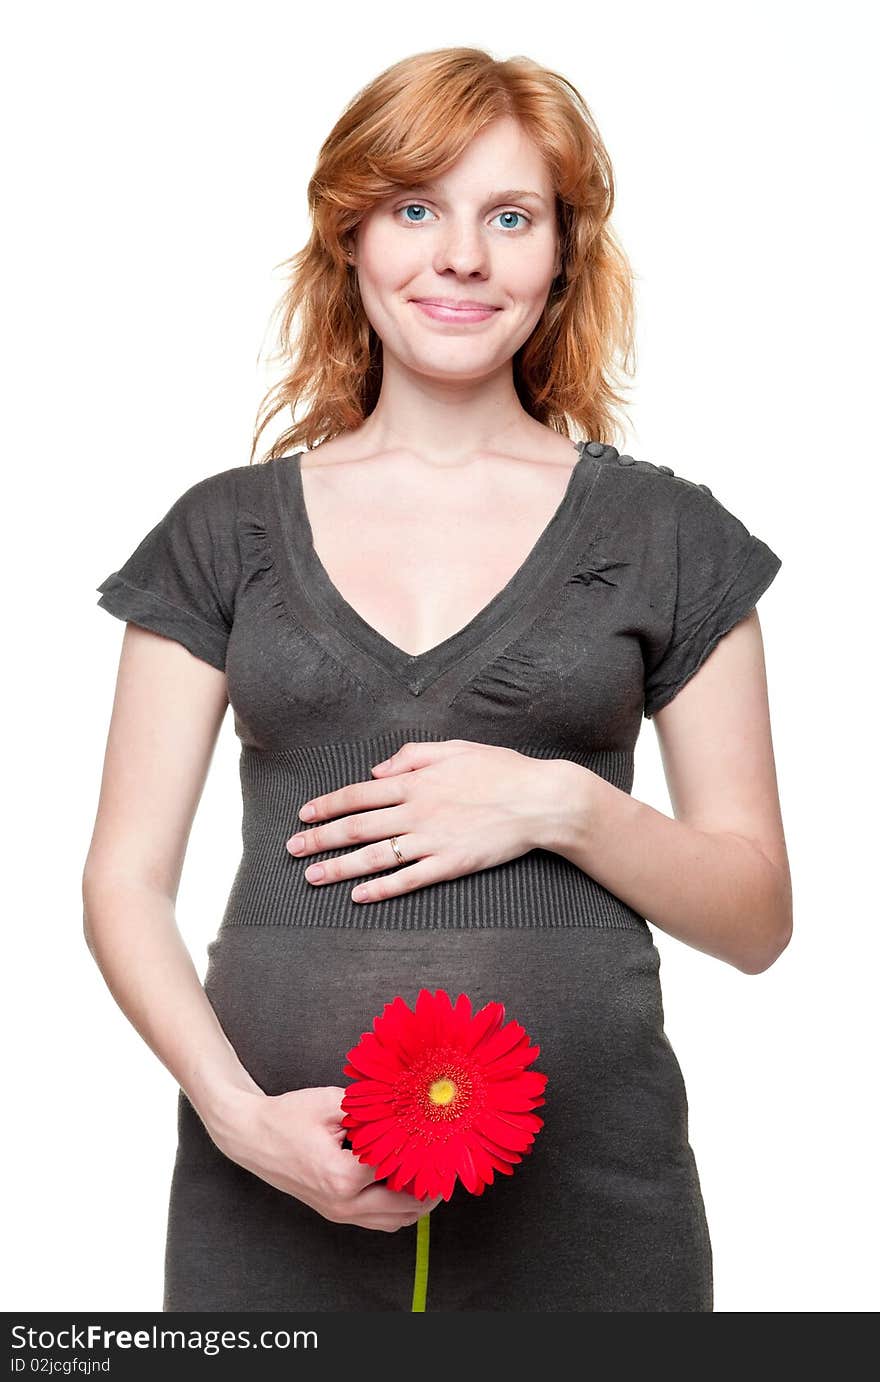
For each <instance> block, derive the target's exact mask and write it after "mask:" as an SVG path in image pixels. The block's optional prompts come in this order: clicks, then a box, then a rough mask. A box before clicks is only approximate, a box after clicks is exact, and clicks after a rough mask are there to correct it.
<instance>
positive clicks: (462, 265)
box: [434, 223, 489, 278]
mask: <svg viewBox="0 0 880 1382" xmlns="http://www.w3.org/2000/svg"><path fill="white" fill-rule="evenodd" d="M434 268H435V270H436V272H437V273H439V274H443V273H445V271H446V270H447V269H452V271H453V272H454V273H455V274H456V275H457V276H458V277H459V278H469V277H471V276H472V275H474V274H477V275H479V276H480V277H486V276H487V275H488V273H489V246H488V245H487V244H486V242H485V240H484V239H483V236H482V233H481V231H480V229H479V227H477V226H466V225H459V226H455V225H453V224H451V223H449V225H448V228H444V233H443V235H441V236H440V237H439V238H438V241H437V242H436V248H435V254H434Z"/></svg>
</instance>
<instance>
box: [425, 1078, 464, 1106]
mask: <svg viewBox="0 0 880 1382" xmlns="http://www.w3.org/2000/svg"><path fill="white" fill-rule="evenodd" d="M457 1093H458V1090H457V1089H456V1087H455V1085H454V1084H453V1082H452V1080H446V1079H443V1080H435V1081H434V1083H433V1084H432V1085H431V1087H430V1089H429V1090H428V1098H429V1099H430V1100H431V1102H432V1104H449V1103H451V1102H452V1100H453V1099H454V1098H455V1096H456V1094H457Z"/></svg>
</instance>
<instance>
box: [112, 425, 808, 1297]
mask: <svg viewBox="0 0 880 1382" xmlns="http://www.w3.org/2000/svg"><path fill="white" fill-rule="evenodd" d="M577 453H578V454H577V457H576V459H575V460H574V462H573V469H572V472H571V476H570V478H569V481H568V485H567V488H566V490H565V493H564V496H563V498H562V500H561V501H560V503H559V505H558V508H557V509H556V511H555V513H554V514H553V517H552V518H551V520H550V521H549V523H548V524H547V525H546V527H545V528H544V529H543V531H542V532H541V533H540V535H539V537H538V538H537V540H536V542H535V545H534V547H533V548H532V549H531V551H530V552H529V554H528V556H527V557H526V559H525V560H524V561H523V563H522V565H521V566H520V567H519V568H518V570H517V571H516V572H515V573H514V574H513V575H512V576H511V578H510V580H509V581H508V582H507V583H506V584H505V585H504V587H503V588H502V589H501V590H499V591H498V593H497V594H496V595H495V597H494V598H493V599H491V600H490V601H489V603H488V604H486V605H485V606H484V608H483V609H481V610H480V611H479V612H478V613H477V614H476V615H475V616H474V617H473V618H472V619H471V620H470V621H469V622H468V623H467V624H465V625H464V627H462V628H461V629H460V630H459V631H458V632H457V633H455V634H453V635H452V636H451V637H449V638H446V639H444V641H443V642H441V643H439V644H438V645H437V646H436V647H434V648H432V649H430V650H429V651H427V652H425V653H423V654H421V655H411V654H408V653H406V652H404V651H403V650H402V649H400V648H398V647H397V646H395V645H394V644H393V643H391V642H389V640H388V639H387V638H385V637H383V636H382V635H381V634H380V633H379V632H378V631H377V630H376V629H374V628H373V627H372V626H371V625H370V624H369V623H368V622H367V621H366V620H365V619H364V618H362V617H361V616H360V615H359V614H358V613H357V612H356V610H355V609H354V608H353V607H352V606H351V605H350V604H349V603H348V602H347V601H346V599H345V598H344V597H343V595H342V594H341V593H340V591H339V590H338V589H337V588H336V587H335V585H334V584H333V582H332V581H331V580H330V578H329V575H328V573H327V571H326V569H325V568H324V566H323V565H322V563H321V561H320V559H319V557H318V555H317V552H316V551H315V547H314V543H313V540H312V532H311V527H310V524H309V517H308V512H307V509H306V504H305V500H304V495H303V487H302V477H301V473H300V460H301V456H302V453H297V454H295V455H288V456H283V457H279V458H276V459H275V460H272V461H269V462H264V463H260V464H256V465H243V466H236V467H233V468H231V469H228V470H224V471H221V472H219V473H217V474H214V475H210V476H208V477H207V478H206V479H203V480H200V481H198V482H197V483H195V484H194V485H192V486H191V487H190V488H189V489H187V490H186V491H185V492H184V493H183V494H182V495H181V496H180V497H179V498H178V499H177V500H176V501H175V502H174V503H173V504H172V506H171V508H170V509H169V510H168V512H167V513H166V514H165V515H164V517H163V518H162V519H161V520H160V521H159V522H158V523H157V524H156V525H155V527H153V528H152V529H151V530H150V531H149V532H148V533H147V535H146V536H145V537H144V538H143V540H142V541H141V542H140V543H139V545H138V546H137V547H136V548H135V550H134V551H133V552H132V554H131V556H130V557H129V558H128V560H127V561H126V562H125V563H124V565H123V566H121V567H120V568H119V569H118V570H117V571H115V572H114V573H113V574H112V575H110V576H108V577H107V578H106V579H105V580H104V581H103V582H102V584H101V585H100V586H98V587H97V589H98V590H99V591H100V592H101V599H100V600H99V601H98V603H99V604H100V605H101V606H102V607H103V608H104V609H106V610H108V611H109V612H110V613H111V614H113V615H115V616H117V617H118V618H120V619H123V620H130V621H131V622H133V623H135V624H138V625H141V626H142V627H144V628H147V629H150V630H152V631H153V632H155V633H159V634H163V635H164V636H166V637H169V638H173V639H175V640H177V641H178V642H180V643H181V644H183V645H184V646H185V647H186V648H187V649H188V650H189V651H190V652H191V653H192V654H193V655H194V656H195V657H198V658H201V659H203V660H204V661H206V662H208V663H210V664H211V665H212V666H214V667H216V668H218V669H220V670H222V671H225V673H226V678H227V687H228V695H229V701H230V704H231V706H232V710H233V716H234V725H235V732H236V734H237V735H238V737H239V739H240V741H241V754H240V779H241V789H242V808H243V810H242V851H241V857H240V860H239V861H238V865H237V869H236V871H235V873H234V876H233V877H231V879H230V884H231V886H230V891H229V896H228V902H227V904H226V908H225V911H224V914H223V916H222V918H221V919H220V922H219V926H218V930H217V933H216V936H215V938H214V939H213V940H212V942H211V943H210V945H209V946H208V965H207V971H206V976H205V981H204V987H205V992H206V994H207V996H208V998H209V1000H210V1002H211V1004H212V1006H213V1008H214V1010H215V1012H216V1013H217V1015H218V1018H219V1020H220V1023H221V1025H222V1027H223V1029H224V1031H225V1032H226V1035H227V1037H228V1038H229V1041H230V1042H231V1044H232V1046H233V1048H234V1050H235V1051H236V1053H237V1055H238V1057H239V1059H240V1060H241V1062H242V1064H243V1065H244V1066H245V1067H246V1068H247V1070H248V1071H249V1072H250V1074H251V1075H252V1076H253V1078H254V1079H255V1080H256V1082H257V1083H258V1084H259V1086H260V1088H261V1089H263V1090H264V1091H265V1092H266V1093H267V1094H270V1095H276V1094H281V1093H284V1092H286V1091H288V1090H292V1089H299V1088H304V1087H309V1086H326V1085H333V1086H337V1087H340V1088H344V1087H345V1086H346V1084H347V1083H348V1078H347V1077H346V1076H345V1075H344V1074H343V1070H342V1067H343V1063H344V1060H345V1053H346V1052H347V1051H348V1050H349V1049H350V1048H351V1047H352V1046H354V1045H356V1044H357V1042H358V1040H359V1039H360V1037H361V1034H362V1033H363V1032H364V1031H366V1030H368V1029H369V1028H370V1026H371V1024H372V1020H373V1018H374V1016H376V1015H377V1014H379V1013H381V1011H382V1010H383V1008H384V1006H385V1004H386V1003H387V1002H389V1001H391V999H393V998H394V997H395V996H396V995H397V994H401V995H402V996H403V997H404V998H405V999H406V1000H407V1001H408V1002H409V1003H410V1004H411V1005H413V1004H414V1003H415V999H416V996H417V993H418V991H419V989H420V988H422V987H427V988H429V989H432V990H433V989H437V988H444V989H446V991H447V992H448V993H449V994H450V996H451V997H452V998H453V999H454V998H455V997H456V996H457V995H458V994H459V993H462V992H466V993H468V994H469V995H470V997H471V1000H472V1002H473V1004H474V1008H475V1010H476V1009H477V1008H478V1007H481V1006H482V1005H483V1003H485V1002H488V1001H490V1000H499V1001H501V1002H503V1003H504V1005H505V1008H506V1010H507V1012H508V1015H509V1016H511V1017H513V1018H515V1019H516V1020H517V1021H518V1022H521V1023H522V1024H523V1026H524V1027H525V1029H526V1030H527V1031H528V1032H529V1034H530V1036H531V1037H532V1039H533V1040H534V1041H535V1042H537V1043H538V1044H539V1045H540V1048H541V1053H540V1059H539V1060H538V1061H537V1062H536V1066H535V1068H537V1069H540V1070H541V1071H542V1072H543V1073H545V1074H546V1075H547V1077H548V1081H547V1088H546V1092H545V1094H546V1103H545V1105H544V1107H543V1108H542V1109H541V1114H542V1116H543V1118H544V1126H543V1128H542V1130H541V1132H540V1134H539V1135H538V1136H537V1138H536V1140H535V1143H534V1145H533V1147H532V1149H531V1152H530V1154H529V1155H528V1156H526V1157H524V1158H523V1161H522V1162H521V1163H520V1164H518V1165H517V1166H516V1168H515V1172H514V1174H513V1175H512V1176H500V1175H499V1176H496V1177H495V1180H494V1183H493V1184H492V1185H490V1186H489V1187H487V1189H486V1191H485V1192H484V1194H482V1195H480V1196H476V1195H472V1194H470V1193H468V1192H467V1191H466V1190H465V1189H464V1187H463V1186H462V1185H461V1184H460V1183H459V1184H458V1185H457V1186H456V1189H455V1191H454V1193H453V1196H452V1198H451V1199H450V1200H449V1201H448V1202H443V1203H441V1204H440V1205H438V1207H437V1208H436V1209H435V1210H433V1211H432V1213H431V1251H430V1269H429V1284H428V1298H427V1309H428V1310H447V1311H449V1310H455V1311H459V1310H493V1311H494V1310H501V1311H518V1310H527V1311H557V1310H569V1311H571V1310H574V1311H585V1312H587V1311H589V1312H592V1311H618V1310H621V1311H633V1310H635V1311H643V1310H644V1311H656V1310H669V1311H691V1310H693V1311H711V1310H712V1309H713V1280H712V1248H711V1243H710V1235H709V1229H708V1223H707V1216H706V1211H705V1206H704V1202H703V1197H702V1194H701V1187H700V1180H699V1176H698V1172H697V1166H696V1162H695V1157H694V1153H693V1151H692V1148H691V1145H690V1142H689V1133H688V1102H687V1095H686V1091H685V1083H684V1079H683V1076H682V1071H681V1068H680V1065H679V1062H678V1060H677V1058H676V1056H675V1054H674V1052H673V1050H672V1047H671V1045H670V1043H669V1040H668V1038H667V1036H666V1034H665V1030H664V1014H663V1002H662V996H661V987H660V979H659V967H660V954H659V952H658V950H657V948H656V946H655V944H654V940H653V935H652V931H651V927H650V917H643V916H641V915H639V913H638V912H636V911H635V910H633V908H632V907H631V906H629V905H628V904H627V903H626V902H625V901H624V900H623V899H622V898H620V897H618V896H616V895H615V894H613V893H612V892H610V891H608V890H606V889H605V888H604V887H603V886H602V885H601V884H600V883H599V882H598V881H597V880H596V879H594V878H593V877H591V876H590V875H589V874H588V873H586V872H585V871H583V870H581V869H579V868H578V867H576V866H575V865H574V864H572V863H571V862H570V861H569V860H567V859H565V858H564V857H563V856H562V855H560V854H558V853H556V852H555V851H552V850H544V849H532V850H530V851H528V853H526V854H524V855H522V856H520V857H519V858H516V859H512V860H510V861H509V862H507V863H504V864H500V865H497V866H495V867H491V868H486V869H482V870H479V871H477V872H474V873H471V874H469V875H467V876H465V877H462V878H454V879H450V880H446V881H443V882H440V883H436V884H433V885H430V886H428V887H423V888H420V889H416V890H415V891H413V892H410V893H405V894H403V895H401V896H398V897H393V898H388V899H385V900H384V901H380V902H376V903H369V902H368V903H357V902H354V901H353V900H352V898H351V892H352V889H353V888H354V886H355V883H356V882H357V881H358V880H356V879H347V880H345V881H343V882H339V883H335V884H319V885H315V884H311V883H309V882H308V881H307V880H306V879H305V877H304V873H305V869H306V867H307V866H308V865H309V864H310V863H312V862H315V861H317V860H321V859H327V858H333V857H336V856H337V855H339V854H346V853H349V852H350V848H346V849H343V850H333V851H328V852H327V853H325V854H318V855H313V856H309V857H307V858H302V857H300V858H297V857H295V856H293V855H291V854H290V853H289V852H288V850H287V848H286V841H287V840H288V839H289V838H290V836H291V835H292V834H293V833H294V831H295V830H296V829H297V828H298V827H299V825H300V822H299V820H298V811H299V808H300V806H301V805H302V804H303V803H304V802H305V801H307V800H309V799H310V798H311V797H314V796H316V795H319V794H322V793H326V792H331V791H333V790H335V789H337V788H339V787H342V786H344V785H346V784H348V783H352V782H360V781H369V780H370V778H371V772H370V769H371V765H373V764H375V763H377V762H379V761H380V760H381V759H384V758H386V757H388V756H389V755H390V754H391V753H393V752H394V751H395V750H396V749H398V748H400V747H401V745H403V744H404V743H407V742H411V741H415V742H421V741H428V740H446V739H455V738H458V739H469V740H473V741H478V742H481V743H487V744H499V745H504V746H506V747H508V748H511V749H514V750H516V751H518V752H520V753H522V754H524V755H530V756H533V757H535V758H538V759H548V758H551V759H567V760H569V761H571V762H572V763H575V764H578V765H580V766H581V767H582V768H583V769H584V771H586V772H590V773H595V774H597V775H598V776H600V777H602V778H604V779H605V780H606V781H607V782H610V783H611V784H613V785H614V786H615V787H617V788H618V789H619V790H620V791H622V792H630V791H631V788H632V782H633V766H634V757H633V755H634V748H635V744H636V741H637V738H638V734H639V731H640V728H641V725H642V722H643V720H644V719H650V718H651V717H652V716H653V715H654V714H655V713H656V711H658V710H659V709H660V708H662V707H663V706H664V705H666V704H667V703H668V702H669V701H670V700H671V699H672V698H673V696H675V695H676V694H677V692H678V691H679V690H680V689H681V687H682V686H684V685H685V683H686V682H687V681H688V680H689V679H690V678H691V677H692V676H693V675H694V673H695V672H696V671H697V670H698V668H699V667H700V666H701V665H702V664H703V662H704V661H705V659H706V658H707V657H708V655H709V654H710V653H711V651H712V649H713V648H714V647H715V646H716V645H717V643H718V641H719V640H720V639H721V638H722V637H723V636H724V634H725V633H726V632H727V631H728V630H729V629H730V628H732V627H733V625H734V624H735V623H736V622H737V621H738V620H740V619H741V618H743V617H744V616H745V615H746V614H748V612H749V611H750V610H751V609H752V608H753V606H754V605H755V603H756V601H757V599H758V598H759V596H760V595H761V594H762V593H763V591H764V590H765V589H766V588H767V586H769V584H770V582H771V581H772V580H773V578H774V576H775V575H776V572H777V571H778V569H779V567H780V565H781V562H780V559H779V557H778V556H776V554H775V553H774V552H773V551H771V549H770V548H769V547H768V546H767V545H766V543H764V542H763V541H762V540H761V539H760V538H757V537H755V536H753V535H752V534H751V533H750V532H749V530H748V529H747V528H746V527H745V526H744V524H743V523H742V522H741V521H740V520H739V519H738V518H736V517H735V516H734V515H733V514H732V513H731V512H730V511H729V510H728V509H726V508H725V507H724V506H723V505H722V504H721V503H720V502H719V500H718V499H716V498H715V497H714V496H713V495H712V494H711V492H710V490H709V489H708V487H707V486H706V485H702V484H697V483H695V482H693V481H691V480H688V479H684V478H683V477H681V476H676V475H675V474H674V472H673V470H672V469H671V468H670V467H669V466H665V465H662V466H658V465H654V464H653V463H651V462H649V461H643V460H639V459H636V458H635V457H633V456H631V455H626V454H624V455H621V454H620V453H619V452H618V451H617V449H616V448H615V447H613V446H610V445H606V444H602V443H599V442H586V441H584V442H581V443H578V444H577ZM474 560H475V561H478V560H479V553H478V552H475V553H474ZM402 845H403V848H404V852H405V836H404V837H403V839H402ZM387 872H388V873H392V872H394V870H393V869H389V870H388V871H387ZM376 876H377V875H375V874H373V875H369V877H373V878H375V877H376ZM177 1132H178V1146H177V1154H176V1160H175V1164H174V1170H173V1175H172V1182H171V1187H170V1197H169V1210H168V1224H167V1239H166V1254H165V1281H164V1302H163V1308H164V1309H165V1310H167V1311H189V1310H199V1311H200V1310H220V1311H226V1310H261V1311H278V1310H294V1311H295V1310H321V1311H323V1310H332V1311H348V1310H386V1311H387V1310H392V1311H395V1310H403V1311H408V1310H410V1308H411V1301H412V1288H413V1272H414V1261H415V1242H416V1228H415V1226H411V1227H408V1228H404V1229H401V1230H399V1231H398V1232H396V1233H386V1232H379V1231H373V1230H367V1229H363V1228H360V1227H357V1226H355V1225H349V1224H338V1223H331V1222H329V1221H328V1220H326V1219H325V1218H323V1216H321V1215H320V1214H319V1213H318V1212H317V1211H315V1210H313V1209H312V1208H310V1207H309V1206H307V1205H306V1204H304V1203H303V1202H302V1201H300V1200H298V1199H296V1198H294V1197H293V1196H290V1195H286V1194H284V1193H283V1192H282V1191H280V1190H278V1189H276V1188H275V1187H273V1186H270V1185H269V1184H268V1183H266V1182H265V1181H263V1180H262V1179H261V1178H260V1177H258V1176H256V1175H255V1174H253V1173H252V1172H250V1171H248V1170H245V1169H244V1168H243V1167H241V1166H239V1165H238V1164H237V1163H235V1162H234V1161H232V1160H231V1159H230V1158H228V1157H226V1156H224V1155H223V1154H222V1153H221V1152H220V1151H219V1150H218V1148H217V1147H216V1145H215V1144H214V1142H213V1141H212V1139H211V1138H210V1136H209V1135H208V1132H207V1130H206V1129H205V1127H204V1125H203V1124H202V1122H201V1120H200V1118H199V1117H198V1115H197V1113H196V1111H195V1109H194V1108H193V1107H192V1105H191V1104H190V1102H189V1100H188V1099H187V1098H186V1096H185V1095H184V1094H183V1091H181V1092H180V1095H179V1100H178V1129H177Z"/></svg>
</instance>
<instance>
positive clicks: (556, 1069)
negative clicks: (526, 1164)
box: [205, 904, 691, 1172]
mask: <svg viewBox="0 0 880 1382" xmlns="http://www.w3.org/2000/svg"><path fill="white" fill-rule="evenodd" d="M377 905H381V904H377ZM208 956H209V964H208V970H207V973H206V977H205V991H206V994H207V996H208V998H209V1000H210V1002H211V1004H212V1006H213V1008H214V1010H215V1012H216V1013H217V1016H218V1018H219V1020H220V1023H221V1025H222V1027H223V1029H224V1031H225V1032H226V1035H227V1037H228V1038H229V1040H230V1042H231V1043H232V1046H233V1048H234V1050H235V1051H236V1054H237V1055H238V1058H239V1059H240V1060H241V1062H242V1064H243V1065H244V1066H245V1068H246V1069H247V1070H248V1071H249V1072H250V1074H251V1075H252V1076H253V1078H254V1079H255V1080H256V1081H257V1083H258V1084H259V1085H260V1087H261V1088H262V1089H263V1090H264V1091H265V1092H266V1093H267V1094H280V1093H283V1092H285V1091H287V1090H290V1089H300V1088H305V1087H307V1086H314V1085H336V1086H340V1087H345V1086H347V1085H348V1084H349V1082H350V1080H349V1077H348V1076H347V1075H344V1074H343V1069H342V1067H343V1064H344V1062H345V1056H346V1052H347V1051H348V1050H349V1049H350V1048H351V1047H352V1046H354V1045H355V1044H356V1043H357V1042H358V1040H359V1039H360V1036H361V1034H362V1033H363V1032H364V1031H367V1030H369V1029H370V1027H371V1025H372V1021H373V1018H374V1016H376V1015H377V1014H378V1013H380V1012H381V1011H382V1009H383V1007H384V1005H385V1004H386V1003H388V1002H390V1001H391V1000H392V999H393V998H394V997H395V996H396V995H397V994H400V995H401V996H402V997H403V998H404V999H405V1000H406V1002H407V1003H408V1004H409V1005H410V1007H413V1006H414V1005H415V1000H416V997H417V994H418V991H419V989H420V988H422V987H425V988H429V989H436V988H444V989H446V991H447V992H448V993H449V995H450V997H451V998H452V999H453V1001H454V1000H455V998H456V997H457V995H458V994H459V993H461V992H466V993H468V994H469V995H470V998H471V1000H472V1003H473V1007H474V1011H477V1010H478V1009H479V1008H480V1007H482V1006H483V1004H485V1003H487V1002H489V1001H500V1002H502V1003H503V1004H504V1005H505V1009H506V1016H507V1018H513V1019H515V1020H516V1021H518V1022H521V1023H522V1024H523V1026H524V1027H525V1028H526V1031H527V1032H528V1033H529V1036H530V1037H531V1038H532V1040H533V1042H535V1043H537V1044H538V1045H539V1046H540V1047H541V1052H540V1055H539V1056H538V1057H537V1058H536V1060H535V1062H534V1065H533V1068H534V1069H536V1070H540V1071H542V1072H543V1073H544V1074H546V1075H547V1077H548V1082H547V1088H546V1094H545V1097H546V1104H545V1106H544V1107H542V1109H541V1115H542V1117H544V1119H545V1130H544V1131H543V1132H542V1134H541V1135H540V1137H539V1141H542V1142H544V1143H545V1144H546V1152H545V1156H552V1155H555V1154H556V1153H558V1155H559V1156H560V1157H561V1158H563V1159H565V1158H568V1159H569V1160H570V1159H571V1158H573V1157H576V1156H579V1155H583V1152H584V1149H585V1148H587V1147H589V1148H590V1154H591V1155H590V1160H591V1162H592V1164H594V1165H595V1164H596V1162H597V1160H598V1161H602V1162H604V1163H605V1164H606V1165H608V1166H611V1165H613V1166H614V1167H616V1168H617V1169H619V1170H622V1171H624V1172H626V1170H627V1168H628V1167H632V1168H633V1169H634V1170H635V1169H637V1168H638V1169H639V1170H640V1171H642V1170H643V1168H644V1166H645V1164H646V1160H647V1161H648V1162H650V1163H651V1164H652V1165H653V1166H654V1167H655V1169H657V1170H659V1169H660V1168H661V1167H662V1166H663V1165H665V1166H666V1167H672V1166H678V1167H681V1168H685V1167H690V1165H691V1153H690V1148H689V1146H688V1132H687V1098H686V1094H685V1086H684V1081H683V1079H682V1074H681V1070H680V1068H679V1064H678V1061H677V1059H676V1056H675V1054H674V1052H673V1050H672V1048H671V1046H670V1044H669V1042H668V1040H667V1038H666V1035H665V1032H664V1029H663V1005H662V998H661V990H660V980H659V972H658V971H659V965H660V956H659V952H658V951H657V949H656V947H655V945H654V943H653V940H652V938H651V934H650V932H649V931H648V929H647V928H645V929H644V930H643V931H634V930H633V931H622V930H609V929H604V930H603V929H601V928H590V927H582V926H572V927H546V928H540V927H537V928H527V929H518V928H515V927H509V928H501V927H494V928H489V929H485V930H484V929H481V928H471V929H468V930H454V931H453V930H431V929H428V930H419V931H409V932H407V931H401V930H383V929H380V928H371V929H362V930H359V929H356V928H346V927H296V926H262V925H261V926H224V927H221V929H220V931H219V933H218V936H217V938H216V939H215V940H214V941H212V943H211V944H210V946H209V947H208ZM545 1133H549V1134H551V1135H550V1136H548V1137H545Z"/></svg>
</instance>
